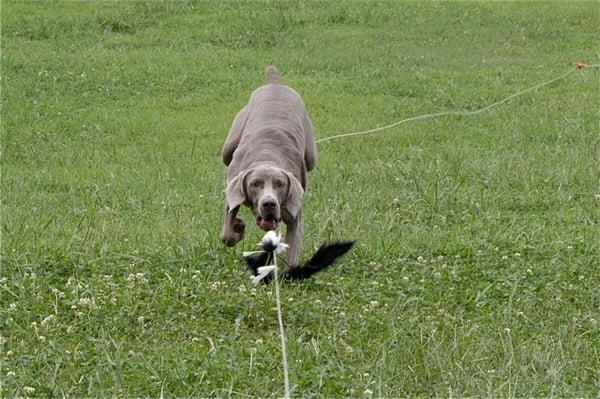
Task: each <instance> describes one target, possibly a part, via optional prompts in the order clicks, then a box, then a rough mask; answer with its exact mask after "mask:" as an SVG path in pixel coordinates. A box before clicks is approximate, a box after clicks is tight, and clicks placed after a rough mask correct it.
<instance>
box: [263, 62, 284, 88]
mask: <svg viewBox="0 0 600 399" xmlns="http://www.w3.org/2000/svg"><path fill="white" fill-rule="evenodd" d="M265 76H266V77H267V83H270V84H273V85H280V84H281V79H279V72H277V68H275V67H274V66H273V65H269V66H268V67H267V70H266V71H265Z"/></svg>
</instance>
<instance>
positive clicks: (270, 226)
mask: <svg viewBox="0 0 600 399" xmlns="http://www.w3.org/2000/svg"><path fill="white" fill-rule="evenodd" d="M256 224H257V225H258V227H260V229H261V230H264V231H271V230H275V229H276V228H277V221H276V220H274V219H273V220H265V219H256Z"/></svg>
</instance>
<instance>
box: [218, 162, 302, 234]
mask: <svg viewBox="0 0 600 399" xmlns="http://www.w3.org/2000/svg"><path fill="white" fill-rule="evenodd" d="M303 195H304V190H303V189H302V185H301V184H300V182H299V181H298V179H296V177H294V175H292V174H291V173H289V172H286V171H285V170H283V169H280V168H277V167H274V166H260V167H256V168H252V169H247V170H245V171H243V172H241V173H239V174H238V175H237V176H235V177H234V178H233V179H231V181H230V182H229V184H228V185H227V190H226V192H225V196H226V200H227V206H228V207H229V209H230V210H233V209H235V208H237V207H239V206H240V205H241V204H246V205H248V206H250V207H251V208H252V212H253V213H254V215H255V216H256V224H257V225H258V226H259V227H260V228H261V229H262V230H264V231H269V230H275V229H276V228H277V224H278V223H279V222H280V220H281V213H282V211H285V212H287V213H289V215H290V216H291V217H292V218H293V219H295V218H296V217H297V215H298V212H299V211H300V205H301V201H302V196H303Z"/></svg>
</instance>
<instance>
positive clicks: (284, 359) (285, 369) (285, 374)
mask: <svg viewBox="0 0 600 399" xmlns="http://www.w3.org/2000/svg"><path fill="white" fill-rule="evenodd" d="M273 265H274V266H275V270H273V273H274V277H275V302H276V304H277V320H278V321H279V335H280V337H281V360H282V364H283V384H284V389H285V395H284V398H285V399H289V397H290V381H289V376H288V362H287V351H286V347H285V331H284V329H283V319H282V317H281V299H280V297H279V274H278V269H277V253H276V251H273Z"/></svg>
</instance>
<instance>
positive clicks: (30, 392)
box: [23, 387, 35, 394]
mask: <svg viewBox="0 0 600 399" xmlns="http://www.w3.org/2000/svg"><path fill="white" fill-rule="evenodd" d="M23 392H25V393H26V394H32V393H34V392H35V388H33V387H23Z"/></svg>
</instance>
